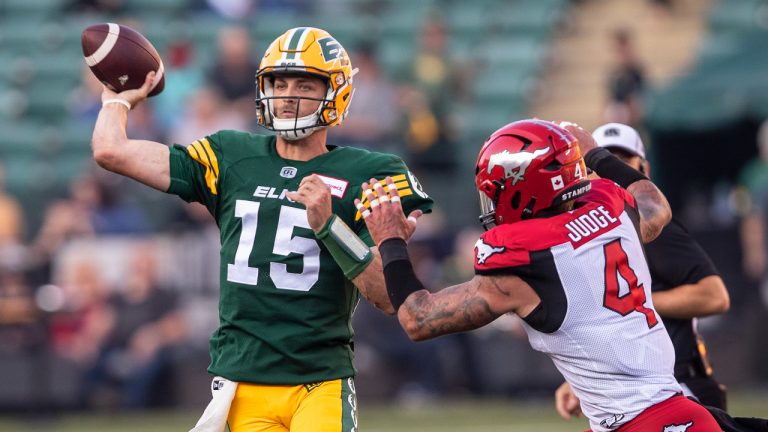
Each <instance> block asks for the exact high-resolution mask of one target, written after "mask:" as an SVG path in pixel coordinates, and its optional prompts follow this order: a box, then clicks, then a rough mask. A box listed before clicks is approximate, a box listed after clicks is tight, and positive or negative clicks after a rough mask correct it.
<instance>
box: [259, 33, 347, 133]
mask: <svg viewBox="0 0 768 432" xmlns="http://www.w3.org/2000/svg"><path fill="white" fill-rule="evenodd" d="M356 71H357V70H356V69H353V68H352V65H351V63H350V61H349V57H348V56H347V54H346V51H344V49H343V47H342V46H341V44H339V43H338V41H336V40H335V39H334V38H333V37H332V36H330V35H329V34H328V32H326V31H324V30H321V29H317V28H312V27H297V28H295V29H291V30H288V31H287V32H286V33H284V34H283V35H282V36H280V37H279V38H277V39H276V40H275V41H274V42H273V43H272V44H271V45H270V48H268V49H267V52H266V54H265V55H264V58H263V60H262V62H261V68H260V69H259V72H258V73H257V74H256V85H257V94H256V111H257V116H258V123H259V124H260V125H261V126H263V127H264V128H266V129H269V130H272V131H275V132H277V133H278V134H279V135H280V136H281V137H283V138H284V139H286V140H291V141H292V140H298V139H302V138H306V137H308V136H310V135H311V134H312V133H313V132H315V131H317V130H320V129H323V128H326V127H329V126H335V125H337V124H340V123H341V122H342V120H343V119H344V118H345V117H346V115H347V113H348V108H349V104H350V102H351V100H352V96H353V94H354V88H353V86H352V78H353V76H354V74H355V72H356ZM279 74H286V75H294V76H295V75H304V76H313V77H318V78H321V79H323V80H324V81H325V85H326V92H325V96H324V97H323V98H308V97H297V96H275V94H274V80H275V76H276V75H279ZM277 99H294V100H297V106H296V109H297V113H296V116H295V117H293V118H277V116H276V115H275V114H276V112H275V101H276V100H277ZM318 102H319V106H318V108H317V110H315V111H314V112H313V113H311V114H309V115H305V116H303V117H299V113H300V111H299V107H301V106H302V104H304V105H303V106H306V104H307V103H318Z"/></svg>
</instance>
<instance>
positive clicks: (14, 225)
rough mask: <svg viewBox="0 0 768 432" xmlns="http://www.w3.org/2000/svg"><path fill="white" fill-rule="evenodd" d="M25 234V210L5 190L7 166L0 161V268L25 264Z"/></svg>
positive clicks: (15, 267)
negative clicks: (23, 241) (23, 242)
mask: <svg viewBox="0 0 768 432" xmlns="http://www.w3.org/2000/svg"><path fill="white" fill-rule="evenodd" d="M23 235H24V212H23V210H22V208H21V205H20V204H19V202H18V200H16V198H14V197H13V196H11V195H9V194H8V193H7V192H6V191H5V168H4V167H3V165H2V163H0V268H1V267H4V268H10V269H21V268H22V267H23V266H24V262H23V261H24V256H25V248H24V246H23V245H22V240H23V239H22V237H23Z"/></svg>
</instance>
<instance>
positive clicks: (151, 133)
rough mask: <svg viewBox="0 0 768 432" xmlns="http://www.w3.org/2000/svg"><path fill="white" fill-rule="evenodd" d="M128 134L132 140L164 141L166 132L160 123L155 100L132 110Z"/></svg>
mask: <svg viewBox="0 0 768 432" xmlns="http://www.w3.org/2000/svg"><path fill="white" fill-rule="evenodd" d="M128 134H129V135H130V136H131V139H139V140H148V141H164V140H165V135H166V133H165V130H164V129H163V125H162V124H161V123H160V122H159V121H158V118H157V115H156V111H155V105H154V100H149V101H146V102H144V103H142V104H139V105H136V106H135V107H133V108H132V109H131V117H130V119H129V120H128Z"/></svg>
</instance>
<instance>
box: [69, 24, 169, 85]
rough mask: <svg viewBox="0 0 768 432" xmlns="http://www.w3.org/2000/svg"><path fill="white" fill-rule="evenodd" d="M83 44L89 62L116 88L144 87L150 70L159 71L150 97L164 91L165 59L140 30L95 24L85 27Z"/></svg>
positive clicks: (99, 75)
mask: <svg viewBox="0 0 768 432" xmlns="http://www.w3.org/2000/svg"><path fill="white" fill-rule="evenodd" d="M82 45H83V55H84V56H85V63H86V64H87V65H88V67H90V68H91V71H92V72H93V74H94V75H96V78H98V79H99V80H100V81H101V82H102V83H104V85H106V86H107V87H109V88H110V89H111V90H112V91H115V92H117V93H120V92H121V91H124V90H131V89H137V88H139V87H141V86H142V84H144V78H145V77H146V76H147V73H148V72H149V71H157V75H156V76H155V81H154V83H153V87H152V90H151V91H150V93H149V96H155V95H157V94H159V93H160V92H161V91H163V88H164V87H165V76H164V74H163V71H164V69H163V61H162V59H160V55H159V54H158V53H157V50H156V49H155V47H154V46H152V44H151V43H150V42H149V41H148V40H147V38H145V37H144V36H142V35H141V34H140V33H139V32H137V31H136V30H133V29H132V28H130V27H127V26H124V25H120V24H115V23H104V24H95V25H92V26H90V27H88V28H86V29H85V30H83V34H82Z"/></svg>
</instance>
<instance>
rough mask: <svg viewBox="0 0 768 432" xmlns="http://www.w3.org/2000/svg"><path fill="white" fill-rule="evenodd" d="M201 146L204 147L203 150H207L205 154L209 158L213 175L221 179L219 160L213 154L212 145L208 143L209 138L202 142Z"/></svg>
mask: <svg viewBox="0 0 768 432" xmlns="http://www.w3.org/2000/svg"><path fill="white" fill-rule="evenodd" d="M200 144H202V146H203V150H205V154H206V155H207V156H208V160H209V161H210V163H211V167H212V168H213V174H214V175H215V176H216V178H218V177H219V160H218V159H216V153H214V152H213V149H212V148H211V143H209V142H208V139H207V138H203V139H201V140H200Z"/></svg>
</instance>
